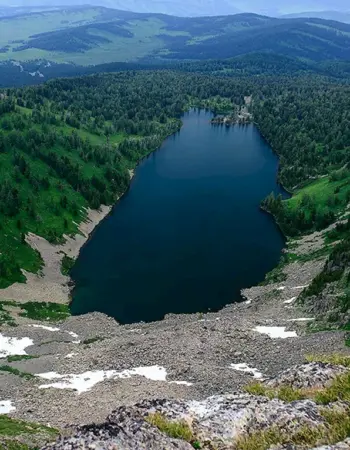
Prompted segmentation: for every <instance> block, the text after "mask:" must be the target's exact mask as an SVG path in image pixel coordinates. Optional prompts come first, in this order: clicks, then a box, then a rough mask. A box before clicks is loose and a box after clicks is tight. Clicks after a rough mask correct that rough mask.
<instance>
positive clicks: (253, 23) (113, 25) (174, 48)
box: [0, 6, 350, 66]
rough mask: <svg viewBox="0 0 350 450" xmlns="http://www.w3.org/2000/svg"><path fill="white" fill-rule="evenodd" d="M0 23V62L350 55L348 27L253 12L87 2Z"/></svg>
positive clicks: (85, 62)
mask: <svg viewBox="0 0 350 450" xmlns="http://www.w3.org/2000/svg"><path fill="white" fill-rule="evenodd" d="M0 21H1V25H2V33H0V61H6V60H14V61H30V60H47V61H53V62H56V63H73V64H76V65H83V66H88V65H97V64H104V63H112V62H115V61H118V62H135V61H143V62H146V63H149V62H150V61H155V62H157V61H158V62H161V61H166V60H170V61H174V60H204V59H218V58H219V59H226V58H233V57H236V56H241V55H245V54H250V53H257V52H258V53H276V54H281V55H285V56H289V57H293V58H303V59H306V60H310V61H320V60H337V59H339V60H347V59H350V50H349V49H350V26H349V25H348V24H344V23H340V22H336V21H326V20H323V19H317V18H316V19H315V18H312V19H309V18H295V19H283V18H276V17H269V16H265V15H259V14H254V13H240V14H234V15H221V16H215V17H210V16H207V17H194V18H188V17H177V16H170V15H164V14H160V13H156V14H155V13H135V12H131V11H122V10H114V9H106V8H104V7H100V6H99V7H88V6H85V7H81V8H65V9H62V10H54V11H46V12H40V13H37V12H33V13H30V14H25V15H19V16H15V17H2V18H0ZM38 30H40V33H38Z"/></svg>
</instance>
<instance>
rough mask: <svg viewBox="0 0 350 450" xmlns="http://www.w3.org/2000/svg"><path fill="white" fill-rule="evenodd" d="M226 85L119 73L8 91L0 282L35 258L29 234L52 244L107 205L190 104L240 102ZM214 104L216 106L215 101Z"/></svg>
mask: <svg viewBox="0 0 350 450" xmlns="http://www.w3.org/2000/svg"><path fill="white" fill-rule="evenodd" d="M244 94H246V92H245V91H244V90H243V86H242V85H241V84H240V83H238V82H236V81H234V80H230V79H222V80H216V79H214V78H211V77H205V76H199V75H191V76H189V75H186V74H180V73H175V72H167V71H163V72H140V73H138V72H123V73H118V74H113V75H95V76H91V77H82V78H75V79H69V80H68V79H58V80H53V81H51V82H48V83H46V84H44V85H40V86H37V87H31V88H26V89H8V90H6V91H3V93H1V100H0V174H1V176H0V179H1V182H0V223H1V232H0V246H1V248H2V252H1V256H0V285H1V286H2V287H4V286H7V285H8V284H10V283H12V282H14V281H16V280H17V281H24V277H23V275H22V274H21V271H20V268H25V269H26V270H29V271H37V270H38V269H39V268H40V258H39V256H38V254H37V253H35V252H34V251H33V250H32V249H31V248H30V247H29V246H28V245H27V244H26V243H25V234H26V233H27V232H29V231H31V232H34V233H36V234H39V235H41V236H43V237H45V238H46V239H48V240H49V241H50V242H52V243H58V242H60V241H61V240H62V238H63V235H64V234H74V233H77V231H78V227H77V224H78V223H79V222H80V221H82V220H84V218H85V215H86V208H87V207H90V208H98V207H99V206H100V205H101V204H113V203H115V202H116V200H117V198H118V197H119V196H120V195H121V194H122V193H123V192H124V191H125V190H126V188H127V186H128V184H129V179H130V176H129V171H128V170H129V169H132V168H133V167H134V166H135V165H136V163H137V162H138V161H139V160H140V159H141V158H142V157H143V156H145V155H147V154H148V153H149V152H150V151H152V150H154V149H156V148H157V147H159V145H160V144H161V142H162V141H163V140H164V138H165V137H166V136H167V135H169V134H171V133H173V132H175V131H176V130H178V129H179V127H180V124H181V122H180V120H179V118H180V116H181V114H182V112H183V111H184V110H185V109H186V108H188V107H189V106H190V105H191V104H193V105H195V104H197V105H201V104H202V102H203V101H204V100H205V99H208V98H209V99H211V102H212V105H213V107H214V108H215V104H216V102H219V100H218V99H215V97H216V96H219V97H225V98H230V99H231V101H232V102H234V103H237V104H241V103H242V102H243V95H244ZM219 103H220V102H219Z"/></svg>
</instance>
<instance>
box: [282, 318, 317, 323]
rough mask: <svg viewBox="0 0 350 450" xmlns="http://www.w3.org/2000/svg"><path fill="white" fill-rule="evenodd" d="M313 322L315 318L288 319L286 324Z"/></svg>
mask: <svg viewBox="0 0 350 450" xmlns="http://www.w3.org/2000/svg"><path fill="white" fill-rule="evenodd" d="M310 320H315V317H300V318H299V319H289V320H288V322H308V321H310Z"/></svg>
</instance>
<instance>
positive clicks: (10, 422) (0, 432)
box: [0, 415, 59, 437]
mask: <svg viewBox="0 0 350 450" xmlns="http://www.w3.org/2000/svg"><path fill="white" fill-rule="evenodd" d="M36 433H49V434H58V433H59V432H58V430H56V429H55V428H50V427H46V426H44V425H41V424H38V423H32V422H25V421H23V420H18V419H13V418H11V417H8V416H7V415H0V436H9V437H11V436H20V435H22V434H36Z"/></svg>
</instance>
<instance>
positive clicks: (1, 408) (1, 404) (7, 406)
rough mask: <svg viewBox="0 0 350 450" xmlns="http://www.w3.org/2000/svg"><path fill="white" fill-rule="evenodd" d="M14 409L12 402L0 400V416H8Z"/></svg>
mask: <svg viewBox="0 0 350 450" xmlns="http://www.w3.org/2000/svg"><path fill="white" fill-rule="evenodd" d="M15 410H16V408H15V407H14V406H13V404H12V400H0V414H9V413H10V412H12V411H15Z"/></svg>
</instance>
